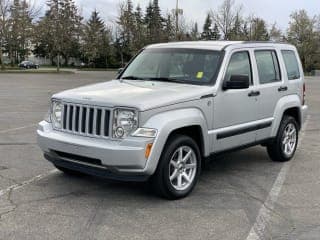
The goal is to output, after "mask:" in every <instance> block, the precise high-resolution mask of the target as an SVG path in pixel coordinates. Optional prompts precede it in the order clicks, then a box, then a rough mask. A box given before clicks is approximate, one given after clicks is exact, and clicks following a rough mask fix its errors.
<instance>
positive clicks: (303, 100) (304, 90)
mask: <svg viewBox="0 0 320 240" xmlns="http://www.w3.org/2000/svg"><path fill="white" fill-rule="evenodd" d="M305 99H306V84H305V83H303V92H302V105H304V104H305V103H306V100H305Z"/></svg>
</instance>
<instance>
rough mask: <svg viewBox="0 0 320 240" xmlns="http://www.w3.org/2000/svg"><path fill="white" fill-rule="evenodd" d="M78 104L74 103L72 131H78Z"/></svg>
mask: <svg viewBox="0 0 320 240" xmlns="http://www.w3.org/2000/svg"><path fill="white" fill-rule="evenodd" d="M76 108H77V106H76V105H73V114H72V131H73V132H76Z"/></svg>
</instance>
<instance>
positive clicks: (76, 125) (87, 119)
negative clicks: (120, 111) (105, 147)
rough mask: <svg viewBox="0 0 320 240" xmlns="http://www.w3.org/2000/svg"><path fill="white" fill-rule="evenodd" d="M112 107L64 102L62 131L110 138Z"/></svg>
mask: <svg viewBox="0 0 320 240" xmlns="http://www.w3.org/2000/svg"><path fill="white" fill-rule="evenodd" d="M110 115H111V114H110V109H108V108H105V107H98V106H88V105H79V104H72V103H63V110H62V129H61V130H62V131H64V132H68V133H73V134H76V135H82V136H88V137H99V138H108V137H109V128H110Z"/></svg>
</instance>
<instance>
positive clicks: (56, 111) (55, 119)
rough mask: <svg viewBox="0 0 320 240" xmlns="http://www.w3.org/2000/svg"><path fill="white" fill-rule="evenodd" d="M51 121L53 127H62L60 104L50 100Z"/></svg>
mask: <svg viewBox="0 0 320 240" xmlns="http://www.w3.org/2000/svg"><path fill="white" fill-rule="evenodd" d="M51 116H52V123H53V126H54V127H55V128H61V127H62V104H61V102H58V101H53V102H52V115H51Z"/></svg>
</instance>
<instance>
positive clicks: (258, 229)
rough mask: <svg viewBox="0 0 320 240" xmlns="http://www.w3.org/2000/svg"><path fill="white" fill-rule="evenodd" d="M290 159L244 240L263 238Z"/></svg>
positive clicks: (308, 118)
mask: <svg viewBox="0 0 320 240" xmlns="http://www.w3.org/2000/svg"><path fill="white" fill-rule="evenodd" d="M309 120H310V115H309V116H308V117H307V120H306V122H305V124H304V126H303V128H302V131H301V134H300V141H299V145H300V143H301V141H302V140H303V137H304V134H305V129H306V127H307V125H308V122H309ZM291 164H292V161H290V162H286V163H284V165H283V166H282V168H281V170H280V172H279V174H278V177H277V179H276V180H275V182H274V184H273V186H272V188H271V190H270V192H269V195H268V197H267V199H266V201H265V202H264V203H263V205H262V207H261V208H260V210H259V213H258V216H257V218H256V221H255V223H254V225H253V226H252V228H251V229H250V232H249V235H248V237H247V238H246V240H262V239H264V234H265V229H266V226H267V225H268V224H269V222H270V219H271V213H272V211H273V209H274V204H275V203H276V202H277V200H278V197H279V194H280V192H281V188H282V186H283V184H284V181H285V179H286V176H287V173H288V172H289V169H290V167H291Z"/></svg>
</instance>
